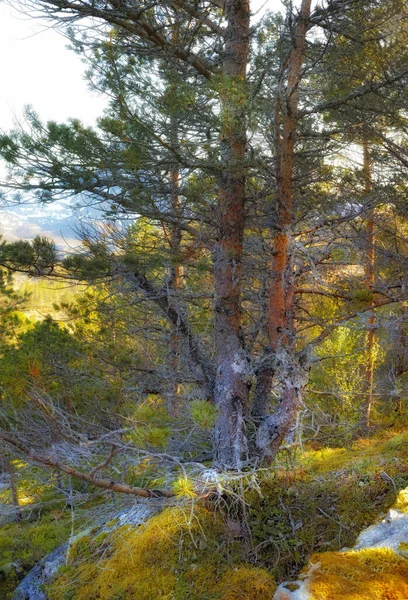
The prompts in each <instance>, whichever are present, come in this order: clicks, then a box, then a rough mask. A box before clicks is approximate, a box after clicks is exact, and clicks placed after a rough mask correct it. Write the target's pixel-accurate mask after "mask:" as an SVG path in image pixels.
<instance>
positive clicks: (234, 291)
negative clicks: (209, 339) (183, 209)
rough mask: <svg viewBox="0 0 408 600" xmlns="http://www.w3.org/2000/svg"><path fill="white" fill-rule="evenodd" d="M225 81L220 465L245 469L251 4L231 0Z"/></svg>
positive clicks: (219, 252) (219, 249) (218, 254)
mask: <svg viewBox="0 0 408 600" xmlns="http://www.w3.org/2000/svg"><path fill="white" fill-rule="evenodd" d="M225 12H226V18H227V27H226V30H225V51H224V61H223V79H222V81H221V84H220V85H221V88H225V89H221V91H220V94H221V102H222V129H221V160H222V172H221V175H220V180H219V190H218V239H217V243H216V245H215V250H214V279H215V299H214V311H215V316H214V321H215V322H214V329H215V354H216V367H217V373H216V379H215V388H214V398H215V401H216V403H217V405H218V408H219V418H218V422H217V424H216V430H215V449H216V462H217V463H218V464H219V465H220V466H222V467H229V468H235V469H240V468H241V466H242V464H243V463H244V461H245V460H246V454H247V447H246V432H245V415H246V413H247V411H248V375H249V367H248V361H247V357H246V353H245V351H244V348H243V343H242V337H241V309H240V297H241V279H242V250H243V233H244V204H245V168H244V161H245V150H246V123H245V92H246V89H245V88H246V68H247V61H248V44H249V2H248V0H227V1H226V3H225Z"/></svg>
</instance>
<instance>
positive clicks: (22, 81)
mask: <svg viewBox="0 0 408 600" xmlns="http://www.w3.org/2000/svg"><path fill="white" fill-rule="evenodd" d="M252 7H253V10H256V9H258V10H259V11H260V12H262V11H263V9H264V7H267V8H273V9H275V10H279V9H281V8H282V5H281V2H280V0H253V1H252ZM258 7H259V8H258ZM0 23H1V36H0V57H1V58H0V81H1V82H2V89H1V91H0V130H1V129H2V130H8V129H10V128H11V127H12V126H13V120H14V119H15V118H17V119H18V118H21V115H22V112H23V107H24V106H25V105H27V104H31V105H32V107H33V108H34V110H35V111H36V112H38V114H39V116H40V117H41V118H42V119H44V120H57V121H65V120H66V119H68V118H69V117H75V118H79V119H81V120H82V121H84V123H85V124H89V125H91V124H93V123H94V122H95V119H96V118H97V117H98V116H99V115H101V113H102V110H103V108H104V106H105V100H104V99H103V98H102V97H101V96H100V95H97V94H96V93H95V92H93V93H92V92H91V91H90V89H89V88H88V87H87V83H86V81H85V79H84V71H85V68H86V66H85V65H84V64H83V63H82V62H81V59H80V57H79V56H77V55H76V54H75V53H74V52H72V51H71V50H68V49H67V45H68V41H67V40H66V38H64V37H63V35H61V33H58V32H57V31H55V30H53V29H52V28H51V27H50V24H49V23H47V22H45V21H43V22H41V21H40V20H39V19H35V20H34V19H33V18H32V17H29V16H28V15H24V14H22V13H21V12H18V11H17V10H16V9H13V8H11V7H10V6H8V5H7V4H5V3H4V2H2V0H0Z"/></svg>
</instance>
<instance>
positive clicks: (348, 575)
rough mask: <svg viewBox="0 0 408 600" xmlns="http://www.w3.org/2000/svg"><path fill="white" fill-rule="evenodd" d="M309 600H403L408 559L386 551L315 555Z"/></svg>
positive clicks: (407, 587) (407, 583)
mask: <svg viewBox="0 0 408 600" xmlns="http://www.w3.org/2000/svg"><path fill="white" fill-rule="evenodd" d="M312 563H315V564H316V563H317V564H316V566H315V568H314V569H313V570H312V573H311V576H310V582H309V586H310V592H311V600H406V599H407V598H408V560H406V559H405V558H402V557H401V556H398V555H397V554H395V552H393V551H392V550H389V549H388V548H370V549H365V550H359V551H350V552H344V553H341V552H327V553H324V554H316V555H314V556H313V557H312Z"/></svg>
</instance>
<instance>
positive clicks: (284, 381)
mask: <svg viewBox="0 0 408 600" xmlns="http://www.w3.org/2000/svg"><path fill="white" fill-rule="evenodd" d="M310 5H311V0H303V1H302V5H301V8H300V13H299V17H298V22H297V25H296V28H295V31H294V36H293V46H292V49H291V51H290V53H289V56H288V59H287V61H286V62H285V64H284V65H283V67H282V73H281V77H280V82H279V89H278V94H277V98H276V104H275V130H276V131H275V162H276V181H277V198H276V218H275V223H274V228H275V229H276V231H277V233H276V235H275V238H274V242H273V247H272V267H271V282H270V292H269V341H270V348H269V352H270V353H271V356H272V357H273V364H274V367H273V368H271V367H270V366H269V367H267V369H269V373H267V372H265V371H264V372H260V373H259V374H258V382H259V384H258V385H257V388H256V392H255V399H254V404H253V407H254V409H256V411H257V412H258V413H260V412H261V410H262V409H260V407H263V410H265V415H262V414H258V415H256V416H257V417H258V418H259V417H264V420H263V421H262V423H261V425H260V426H259V430H258V435H257V445H258V448H259V449H260V450H261V452H262V453H263V454H265V455H273V454H274V453H275V452H276V451H277V450H278V449H279V446H280V445H281V443H282V441H283V440H284V438H285V436H286V435H287V434H288V432H289V430H290V428H291V426H292V424H293V423H294V421H295V419H296V416H297V412H298V408H299V402H300V396H301V390H302V387H303V386H304V385H305V374H306V373H308V372H309V368H308V365H304V364H303V363H304V360H305V356H306V355H297V354H296V352H295V348H294V339H295V336H294V323H293V319H294V316H293V297H294V291H295V287H294V286H295V283H294V274H293V266H292V222H293V215H294V186H293V166H294V148H295V142H296V132H297V127H298V105H299V84H300V81H301V78H302V62H303V56H304V50H305V46H306V34H307V31H308V25H309V16H310ZM272 381H273V382H276V383H277V385H278V389H280V400H279V404H278V407H277V409H276V411H275V413H274V415H272V416H270V417H267V416H266V414H267V413H266V411H267V404H268V403H267V402H266V400H265V398H264V399H263V400H262V395H265V393H267V391H269V390H266V387H267V385H268V384H269V385H271V384H272ZM254 416H255V415H254Z"/></svg>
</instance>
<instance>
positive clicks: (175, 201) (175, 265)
mask: <svg viewBox="0 0 408 600" xmlns="http://www.w3.org/2000/svg"><path fill="white" fill-rule="evenodd" d="M170 184H171V188H172V192H171V198H170V202H171V207H172V212H173V213H174V214H179V213H180V196H179V188H180V173H179V171H178V169H174V170H173V171H172V172H171V174H170ZM181 240H182V231H181V229H180V228H179V227H177V225H173V226H172V227H171V233H170V263H171V266H170V278H169V291H170V296H171V298H170V303H172V301H173V298H176V296H177V293H178V292H179V290H180V288H181V286H182V281H183V275H184V269H183V266H182V265H181V264H180V256H181ZM180 353H181V333H180V331H179V325H178V323H171V331H170V348H169V354H170V356H169V367H170V378H169V388H170V389H169V394H168V408H169V414H170V415H171V416H172V417H175V416H176V415H177V413H178V408H179V404H180V394H181V385H180V383H179V382H178V381H177V372H178V371H179V369H180Z"/></svg>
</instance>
